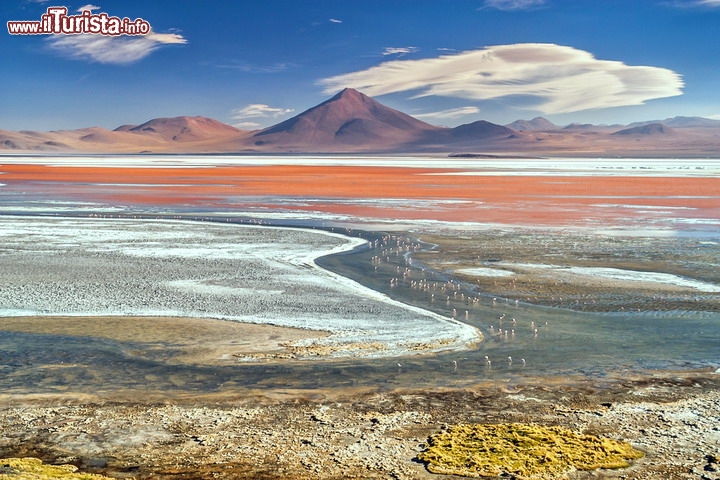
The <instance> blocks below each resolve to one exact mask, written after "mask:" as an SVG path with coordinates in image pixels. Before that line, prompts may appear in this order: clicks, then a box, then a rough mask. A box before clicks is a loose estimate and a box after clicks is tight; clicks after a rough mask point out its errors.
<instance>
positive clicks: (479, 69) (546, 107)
mask: <svg viewBox="0 0 720 480" xmlns="http://www.w3.org/2000/svg"><path fill="white" fill-rule="evenodd" d="M318 83H319V84H320V85H322V86H324V87H325V93H327V94H332V93H335V92H337V91H338V90H340V89H342V88H345V87H353V88H356V89H358V90H361V91H362V92H364V93H365V94H367V95H371V96H377V95H385V94H389V93H396V92H414V96H413V98H419V97H427V96H441V97H455V98H465V99H470V100H489V99H505V100H506V101H508V102H511V103H513V104H515V105H517V106H523V107H526V108H532V109H534V110H537V111H541V112H543V113H546V114H557V113H566V112H575V111H579V110H587V109H599V108H609V107H618V106H626V105H640V104H642V103H644V102H645V101H647V100H651V99H655V98H663V97H671V96H675V95H681V94H682V87H683V86H684V84H683V81H682V78H681V76H680V75H679V74H677V73H675V72H673V71H672V70H668V69H665V68H658V67H649V66H628V65H625V64H624V63H622V62H618V61H610V60H598V59H596V58H595V57H593V55H592V54H590V53H588V52H585V51H583V50H578V49H575V48H572V47H567V46H559V45H555V44H514V45H498V46H493V47H487V48H484V49H481V50H472V51H467V52H461V53H458V54H455V55H442V56H440V57H436V58H427V59H421V60H393V61H388V62H384V63H381V64H379V65H377V66H374V67H371V68H369V69H367V70H361V71H357V72H352V73H347V74H344V75H337V76H334V77H330V78H325V79H322V80H320V81H319V82H318Z"/></svg>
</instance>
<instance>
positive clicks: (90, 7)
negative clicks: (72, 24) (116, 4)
mask: <svg viewBox="0 0 720 480" xmlns="http://www.w3.org/2000/svg"><path fill="white" fill-rule="evenodd" d="M86 10H87V11H89V12H92V11H93V10H100V7H98V6H97V5H92V4H90V3H88V4H87V5H85V6H82V7H80V8H78V9H77V10H76V11H78V12H80V13H82V12H84V11H86Z"/></svg>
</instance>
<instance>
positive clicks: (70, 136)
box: [0, 88, 720, 156]
mask: <svg viewBox="0 0 720 480" xmlns="http://www.w3.org/2000/svg"><path fill="white" fill-rule="evenodd" d="M719 151H720V121H719V120H712V119H708V118H701V117H674V118H668V119H665V120H653V121H647V122H635V123H631V124H629V125H591V124H571V125H566V126H558V125H555V124H553V123H552V122H550V121H549V120H547V119H545V118H542V117H537V118H533V119H532V120H517V121H515V122H512V123H510V124H508V125H497V124H494V123H491V122H487V121H484V120H478V121H475V122H472V123H467V124H464V125H460V126H457V127H454V128H449V127H440V126H435V125H431V124H429V123H425V122H423V121H421V120H418V119H416V118H414V117H412V116H410V115H407V114H405V113H403V112H400V111H398V110H394V109H392V108H389V107H387V106H385V105H383V104H381V103H379V102H378V101H376V100H374V99H373V98H370V97H368V96H367V95H364V94H362V93H360V92H358V91H357V90H354V89H351V88H346V89H345V90H343V91H341V92H339V93H338V94H337V95H335V96H334V97H332V98H330V99H329V100H327V101H325V102H323V103H321V104H320V105H317V106H315V107H313V108H310V109H308V110H306V111H304V112H302V113H300V114H299V115H296V116H295V117H292V118H290V119H288V120H285V121H283V122H280V123H278V124H276V125H273V126H271V127H268V128H265V129H262V130H253V131H250V130H241V129H238V128H235V127H233V126H230V125H227V124H225V123H222V122H219V121H217V120H213V119H210V118H205V117H187V116H182V117H174V118H156V119H153V120H149V121H147V122H145V123H142V124H138V125H123V126H120V127H118V128H116V129H115V130H107V129H104V128H100V127H88V128H82V129H77V130H58V131H51V132H36V131H26V130H22V131H10V130H0V153H21V152H30V153H32V152H34V153H43V152H44V153H432V154H449V153H469V152H482V153H483V154H501V155H551V154H554V155H582V156H587V155H639V156H652V155H662V156H697V155H702V156H705V155H716V154H717V152H719Z"/></svg>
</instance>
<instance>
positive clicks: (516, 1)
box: [485, 0, 547, 10]
mask: <svg viewBox="0 0 720 480" xmlns="http://www.w3.org/2000/svg"><path fill="white" fill-rule="evenodd" d="M545 3H547V2H546V0H485V7H487V8H497V9H498V10H526V9H528V8H535V7H540V6H542V5H545Z"/></svg>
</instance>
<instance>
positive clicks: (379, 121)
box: [253, 88, 443, 151]
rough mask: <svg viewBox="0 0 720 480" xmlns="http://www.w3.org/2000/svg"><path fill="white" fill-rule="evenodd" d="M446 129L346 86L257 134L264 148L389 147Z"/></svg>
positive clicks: (257, 141)
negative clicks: (321, 101) (326, 98)
mask: <svg viewBox="0 0 720 480" xmlns="http://www.w3.org/2000/svg"><path fill="white" fill-rule="evenodd" d="M441 130H443V129H442V128H441V127H435V126H432V125H430V124H428V123H425V122H422V121H420V120H417V119H416V118H413V117H411V116H409V115H406V114H404V113H402V112H399V111H397V110H393V109H392V108H389V107H386V106H385V105H383V104H381V103H379V102H377V101H376V100H373V99H372V98H370V97H368V96H367V95H364V94H362V93H360V92H358V91H357V90H354V89H352V88H346V89H345V90H343V91H342V92H340V93H338V94H337V95H335V96H334V97H332V98H331V99H330V100H327V101H325V102H323V103H321V104H320V105H318V106H316V107H313V108H311V109H309V110H306V111H304V112H303V113H301V114H299V115H297V116H295V117H293V118H291V119H289V120H285V121H284V122H281V123H279V124H277V125H275V126H272V127H270V128H266V129H265V130H262V131H260V132H258V133H256V134H255V135H253V139H254V140H255V145H256V146H261V147H263V148H273V147H277V148H280V149H302V148H305V149H310V150H311V151H314V150H325V151H327V150H330V151H332V150H333V149H334V150H338V151H343V150H354V149H356V148H358V147H362V148H363V149H366V150H386V149H388V148H392V149H395V148H398V147H401V146H402V145H407V144H410V143H413V142H417V141H419V140H421V139H422V138H423V137H424V136H426V135H428V134H430V133H432V132H436V131H441Z"/></svg>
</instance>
